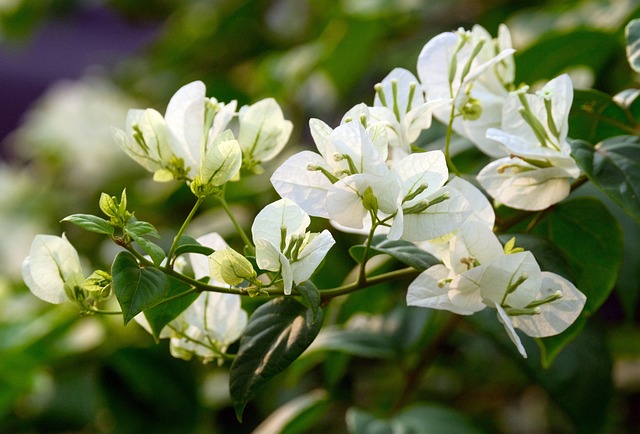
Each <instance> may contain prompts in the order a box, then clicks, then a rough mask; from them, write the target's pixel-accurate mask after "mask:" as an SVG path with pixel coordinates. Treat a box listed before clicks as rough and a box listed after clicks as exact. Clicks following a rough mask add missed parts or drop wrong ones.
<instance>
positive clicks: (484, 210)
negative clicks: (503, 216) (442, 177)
mask: <svg viewBox="0 0 640 434" xmlns="http://www.w3.org/2000/svg"><path fill="white" fill-rule="evenodd" d="M447 185H448V186H451V187H453V188H455V189H456V190H458V191H459V192H460V193H461V194H462V195H463V196H464V198H465V199H467V202H469V205H471V215H470V216H469V217H468V219H472V220H476V221H479V222H482V223H484V224H485V225H486V226H487V227H489V228H493V225H494V224H495V221H496V213H495V211H494V210H493V206H491V202H489V199H487V197H486V196H485V195H484V193H482V191H480V189H478V188H477V187H476V186H475V185H473V184H472V183H470V182H469V181H467V180H465V179H463V178H460V177H459V176H454V177H453V178H452V179H451V180H450V181H449V182H448V183H447Z"/></svg>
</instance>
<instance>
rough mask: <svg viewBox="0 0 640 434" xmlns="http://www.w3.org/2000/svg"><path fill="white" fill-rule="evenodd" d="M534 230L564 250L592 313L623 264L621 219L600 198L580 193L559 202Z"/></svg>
mask: <svg viewBox="0 0 640 434" xmlns="http://www.w3.org/2000/svg"><path fill="white" fill-rule="evenodd" d="M534 232H535V233H538V234H540V235H543V236H546V237H547V238H548V239H549V240H550V241H552V242H554V243H555V244H556V246H557V247H558V249H560V251H561V252H563V253H564V255H565V256H566V258H567V259H568V260H569V265H570V266H571V268H572V270H573V282H574V283H575V284H576V287H577V288H578V289H579V290H580V291H582V292H583V293H584V294H585V295H586V296H587V302H586V304H585V307H584V313H585V314H587V315H591V314H593V313H594V312H595V311H596V310H598V308H599V307H600V306H601V305H602V303H604V301H605V300H606V299H607V298H608V296H609V294H610V293H611V290H612V289H613V286H614V285H615V283H616V279H617V277H618V271H619V269H620V265H621V264H622V249H623V239H622V231H621V229H620V225H619V223H618V221H617V220H616V219H615V218H614V217H613V216H612V215H611V214H610V213H609V211H608V210H607V208H606V207H605V206H604V205H603V204H602V203H601V202H600V201H598V200H596V199H594V198H590V197H578V198H574V199H571V200H568V201H566V202H562V203H560V204H558V205H556V206H555V208H554V210H553V212H552V213H549V214H548V215H547V216H546V217H545V218H543V219H542V221H541V222H540V224H539V225H538V226H537V227H536V228H535V229H534Z"/></svg>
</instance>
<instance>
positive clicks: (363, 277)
mask: <svg viewBox="0 0 640 434" xmlns="http://www.w3.org/2000/svg"><path fill="white" fill-rule="evenodd" d="M375 218H376V215H375V214H374V213H373V212H371V222H372V223H371V230H370V231H369V235H368V236H367V242H366V243H365V245H364V253H363V254H362V262H361V263H360V272H359V273H358V280H357V282H356V283H357V284H358V285H364V284H365V283H366V281H367V270H366V268H367V261H368V260H369V250H371V243H372V242H373V234H374V232H375V230H376V227H377V225H376V222H375Z"/></svg>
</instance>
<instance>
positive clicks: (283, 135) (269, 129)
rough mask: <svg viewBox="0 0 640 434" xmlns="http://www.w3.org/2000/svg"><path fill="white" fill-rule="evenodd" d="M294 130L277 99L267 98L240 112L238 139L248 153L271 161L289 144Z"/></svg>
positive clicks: (256, 158)
mask: <svg viewBox="0 0 640 434" xmlns="http://www.w3.org/2000/svg"><path fill="white" fill-rule="evenodd" d="M292 130H293V124H292V123H291V121H288V120H286V119H285V118H284V116H283V114H282V109H281V108H280V106H279V105H278V103H277V102H276V100H275V99H273V98H266V99H263V100H261V101H258V102H257V103H255V104H253V105H251V106H250V107H248V108H247V109H245V110H242V111H241V112H240V133H239V134H238V141H239V142H240V146H241V147H242V150H243V152H244V153H245V154H246V155H251V156H252V157H253V159H254V160H256V161H269V160H271V159H273V158H274V157H275V156H276V155H278V154H279V153H280V151H281V150H282V148H284V146H285V145H286V144H287V141H289V136H290V135H291V131H292Z"/></svg>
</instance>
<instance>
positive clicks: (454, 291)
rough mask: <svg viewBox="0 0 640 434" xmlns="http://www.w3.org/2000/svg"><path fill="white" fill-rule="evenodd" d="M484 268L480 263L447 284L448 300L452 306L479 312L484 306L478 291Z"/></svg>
mask: <svg viewBox="0 0 640 434" xmlns="http://www.w3.org/2000/svg"><path fill="white" fill-rule="evenodd" d="M485 269H486V267H485V266H484V265H480V266H479V267H475V268H472V269H470V270H469V271H465V272H464V273H462V274H459V275H457V276H455V277H454V278H453V280H452V281H451V283H450V284H449V300H451V303H452V304H453V305H454V306H457V307H458V308H459V309H462V310H465V311H468V312H479V311H481V310H482V309H484V308H485V307H486V304H485V303H484V301H483V300H482V295H481V293H480V290H481V288H482V287H481V284H480V280H481V279H482V274H483V273H484V270H485Z"/></svg>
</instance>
